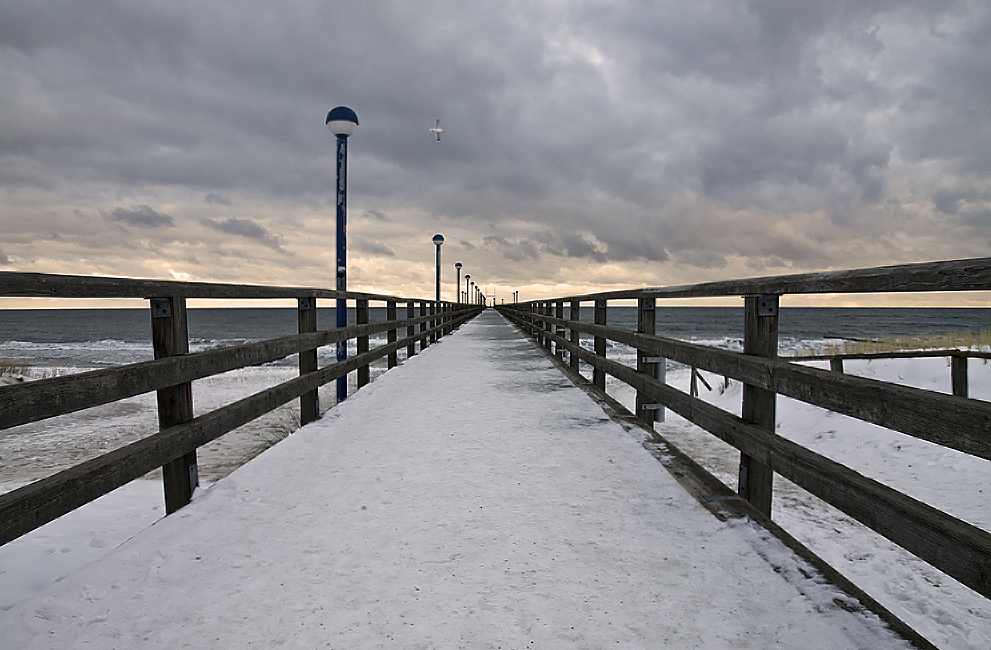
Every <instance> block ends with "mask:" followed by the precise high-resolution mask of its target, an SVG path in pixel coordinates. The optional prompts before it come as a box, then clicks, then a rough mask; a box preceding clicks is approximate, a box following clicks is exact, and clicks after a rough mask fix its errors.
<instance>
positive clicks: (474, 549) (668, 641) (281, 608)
mask: <svg viewBox="0 0 991 650" xmlns="http://www.w3.org/2000/svg"><path fill="white" fill-rule="evenodd" d="M645 439H646V435H645V433H644V432H643V431H642V430H637V429H631V428H630V427H629V426H626V427H624V426H622V425H621V424H620V422H618V421H616V420H613V419H611V418H610V417H609V416H608V415H607V414H606V412H604V411H603V408H602V407H601V406H600V404H599V403H597V402H596V401H595V400H593V398H592V397H590V396H589V394H587V393H586V392H585V391H584V390H582V389H581V388H579V387H578V386H577V385H576V384H575V383H573V382H572V381H571V380H569V379H568V378H567V377H566V376H564V375H563V374H562V373H561V372H560V370H559V369H557V368H556V367H555V366H554V364H553V362H552V361H551V360H550V359H549V358H548V357H547V356H546V355H543V354H541V353H540V352H539V351H538V350H537V349H536V348H535V347H534V346H532V345H531V344H530V343H529V342H528V340H527V339H525V338H524V337H523V336H521V334H520V333H519V332H517V331H516V330H515V329H514V328H513V327H512V326H510V324H509V323H508V322H506V321H505V320H504V319H503V318H502V317H500V316H499V315H498V314H496V313H495V312H494V311H493V310H488V311H486V312H485V313H483V314H482V315H481V316H479V317H477V318H475V319H474V320H472V321H471V322H470V323H468V324H466V325H464V326H462V327H461V328H460V329H459V330H458V331H457V332H456V333H454V334H453V335H452V336H449V337H445V338H444V339H443V340H442V341H440V343H439V344H437V345H436V346H431V347H430V348H429V349H428V350H426V351H425V353H423V354H422V355H418V356H417V357H415V358H413V359H411V360H409V361H408V362H407V363H404V364H403V365H401V366H400V367H398V368H396V369H394V370H391V371H389V372H388V373H386V374H385V375H383V376H382V377H380V378H379V379H378V380H376V381H375V382H374V383H372V384H371V385H369V386H367V387H365V388H363V389H362V390H360V391H358V392H357V393H356V394H354V395H353V396H351V397H349V399H348V400H347V401H345V402H344V403H342V404H340V405H338V406H337V407H335V408H334V409H332V410H331V411H330V412H328V413H327V414H326V415H325V416H324V417H323V418H322V419H320V420H318V421H315V422H313V423H311V424H309V425H307V426H305V427H303V428H302V429H300V430H299V431H297V432H296V433H295V434H293V435H292V436H290V437H289V438H288V439H286V440H285V441H283V442H281V443H280V444H278V445H276V447H274V448H272V449H270V450H268V451H267V452H265V453H263V454H262V455H261V456H259V457H258V458H256V459H254V460H253V461H251V462H250V463H249V464H248V465H246V466H244V467H242V468H240V469H239V470H237V471H235V472H234V473H233V474H232V475H231V476H229V477H228V478H227V479H224V480H222V481H221V482H219V483H218V484H216V485H215V486H213V487H212V488H211V489H210V490H208V491H207V492H205V493H204V494H202V495H201V496H200V497H198V498H194V500H193V502H192V503H191V504H190V505H188V506H186V507H185V508H183V509H182V510H181V511H180V512H178V513H176V514H175V515H172V516H170V517H166V518H165V519H163V520H161V521H159V522H158V523H156V524H155V525H154V526H152V527H151V528H149V529H147V530H145V531H143V532H142V533H141V534H139V535H138V536H137V537H135V538H134V539H132V540H131V541H130V542H129V543H127V544H125V545H123V546H122V547H120V548H118V549H116V550H115V551H114V552H112V553H111V554H110V555H108V556H107V557H106V558H104V559H103V560H101V561H100V562H98V563H97V564H95V565H91V566H89V567H87V568H86V569H84V570H83V571H81V572H79V573H78V574H76V575H74V576H71V577H70V578H67V579H66V580H64V581H62V582H60V583H58V584H57V585H55V587H54V588H53V589H52V590H50V591H49V592H48V593H47V594H46V595H45V596H44V597H43V598H41V599H39V600H36V601H34V602H32V603H30V604H29V606H27V607H21V608H18V609H16V610H15V611H13V612H11V613H9V614H8V615H7V617H6V618H4V619H3V621H2V624H0V638H3V639H4V643H5V644H12V645H8V647H18V648H50V647H51V648H54V647H81V646H83V645H85V646H86V647H94V648H113V647H116V648H120V647H185V646H187V645H191V646H197V647H242V648H246V647H280V646H285V647H297V648H303V647H305V648H317V647H329V648H375V647H401V648H550V647H553V648H604V647H622V648H661V647H671V648H676V647H677V648H691V647H698V648H718V647H742V648H766V647H773V646H775V645H780V646H781V647H806V648H829V649H836V648H858V647H860V648H863V647H875V648H888V647H907V646H903V645H901V642H899V641H898V640H897V639H896V638H895V635H894V634H893V633H892V632H890V631H889V630H887V629H886V628H885V626H884V624H883V623H882V622H881V621H879V620H878V619H875V618H873V617H871V616H870V615H869V614H866V613H865V612H863V611H862V610H861V609H859V608H858V606H857V604H856V603H855V601H854V600H853V599H851V598H849V597H848V596H846V595H844V594H843V593H842V592H840V591H839V590H837V589H836V588H835V587H833V586H832V585H828V584H822V583H821V582H820V581H817V580H816V579H809V578H807V577H805V576H803V575H802V571H805V572H808V573H809V574H810V575H811V574H812V573H813V571H812V570H811V569H810V568H809V567H808V566H807V565H806V564H805V563H804V562H803V561H802V560H801V559H799V558H797V557H795V556H793V555H792V554H790V552H789V551H788V549H787V548H785V547H784V545H783V544H782V543H781V542H780V541H778V540H777V539H776V538H774V537H772V536H770V535H768V534H767V533H766V532H765V531H763V529H761V528H760V527H759V526H758V525H756V524H754V523H752V522H749V521H748V520H746V519H732V518H730V519H724V520H721V519H720V518H717V517H715V516H713V514H712V513H711V512H710V511H709V510H708V509H707V508H706V507H705V506H704V505H703V504H702V503H701V502H700V501H699V500H696V499H695V498H693V497H692V496H691V495H690V494H689V493H688V492H687V491H686V490H685V489H684V488H683V487H682V486H681V485H680V484H679V483H678V482H677V481H676V480H675V478H674V476H673V475H672V474H671V473H669V471H668V470H667V469H665V465H663V464H662V463H661V462H659V461H658V459H657V458H656V457H655V455H660V456H663V455H664V454H663V450H658V449H657V448H656V447H655V448H654V451H655V455H652V454H651V453H650V451H648V449H645V448H644V446H643V445H644V442H645ZM834 600H835V601H836V602H834ZM844 607H846V609H844ZM848 609H849V610H853V612H851V611H847V610H848Z"/></svg>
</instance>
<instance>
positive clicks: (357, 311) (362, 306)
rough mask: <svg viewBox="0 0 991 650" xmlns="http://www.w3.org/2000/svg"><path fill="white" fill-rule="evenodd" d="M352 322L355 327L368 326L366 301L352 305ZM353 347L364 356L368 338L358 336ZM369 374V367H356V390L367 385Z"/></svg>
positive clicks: (358, 301)
mask: <svg viewBox="0 0 991 650" xmlns="http://www.w3.org/2000/svg"><path fill="white" fill-rule="evenodd" d="M354 322H355V324H356V325H367V324H368V301H367V300H356V301H355V305H354ZM355 347H356V351H357V353H358V354H364V353H365V352H368V336H359V337H357V340H356V341H355ZM369 377H370V373H369V367H368V366H367V365H366V366H358V388H361V387H362V386H366V385H368V381H369Z"/></svg>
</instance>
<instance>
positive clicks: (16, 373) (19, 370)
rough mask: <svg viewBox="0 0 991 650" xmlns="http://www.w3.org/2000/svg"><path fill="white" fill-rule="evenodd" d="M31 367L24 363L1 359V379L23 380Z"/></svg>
mask: <svg viewBox="0 0 991 650" xmlns="http://www.w3.org/2000/svg"><path fill="white" fill-rule="evenodd" d="M29 367H30V366H29V365H28V364H27V363H25V362H24V361H17V360H15V359H0V377H16V378H23V377H24V375H26V374H27V372H28V368H29Z"/></svg>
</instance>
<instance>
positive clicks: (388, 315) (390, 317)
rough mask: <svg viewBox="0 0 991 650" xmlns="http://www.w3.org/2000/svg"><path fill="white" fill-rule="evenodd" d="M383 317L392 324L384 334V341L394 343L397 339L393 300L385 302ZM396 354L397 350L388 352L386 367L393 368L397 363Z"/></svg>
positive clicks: (394, 302)
mask: <svg viewBox="0 0 991 650" xmlns="http://www.w3.org/2000/svg"><path fill="white" fill-rule="evenodd" d="M385 319H386V320H387V321H389V322H390V323H392V324H393V325H392V328H391V329H390V330H389V331H388V333H387V334H386V342H387V343H395V342H396V341H397V340H398V338H397V333H396V325H395V323H396V301H395V300H389V301H388V302H386V303H385ZM397 355H398V352H390V353H389V361H388V363H387V368H395V367H396V366H397V365H399V357H398V356H397Z"/></svg>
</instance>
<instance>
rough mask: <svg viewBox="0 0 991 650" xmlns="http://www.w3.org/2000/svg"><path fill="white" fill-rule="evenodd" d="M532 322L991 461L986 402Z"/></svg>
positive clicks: (591, 327) (616, 332)
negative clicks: (613, 343) (620, 345)
mask: <svg viewBox="0 0 991 650" xmlns="http://www.w3.org/2000/svg"><path fill="white" fill-rule="evenodd" d="M528 315H529V314H528ZM536 318H538V319H539V320H542V321H544V322H545V323H549V324H557V325H564V326H565V327H572V328H574V329H576V330H578V331H581V332H584V333H586V334H592V335H593V336H599V337H603V338H607V339H610V340H612V341H616V342H617V343H623V344H625V345H628V346H630V347H632V348H635V349H638V350H643V351H644V352H646V353H648V354H651V355H656V356H661V357H665V358H668V359H671V360H672V361H677V362H679V363H683V364H685V365H688V366H693V367H695V368H702V369H704V370H708V371H710V372H714V373H716V374H719V375H723V376H725V377H730V378H732V379H737V380H739V381H741V382H744V383H746V384H750V385H753V386H757V387H758V388H764V389H767V390H772V391H774V392H776V393H778V394H779V395H783V396H785V397H790V398H793V399H797V400H799V401H802V402H805V403H807V404H812V405H813V406H818V407H821V408H824V409H827V410H830V411H833V412H835V413H840V414H842V415H848V416H850V417H854V418H857V419H859V420H863V421H865V422H870V423H871V424H876V425H878V426H882V427H885V428H887V429H892V430H894V431H899V432H901V433H904V434H906V435H910V436H913V437H915V438H919V439H921V440H927V441H929V442H933V443H936V444H938V445H943V446H944V447H950V448H951V449H956V450H957V451H962V452H964V453H967V454H971V455H974V456H977V457H979V458H984V459H988V460H991V404H989V403H988V402H984V401H980V400H973V399H967V398H965V397H958V396H955V395H946V394H943V393H937V392H935V391H931V390H924V389H921V388H913V387H910V386H900V385H898V384H892V383H889V382H884V381H879V380H876V379H867V378H864V377H857V376H856V375H850V374H842V373H837V372H832V371H829V370H824V369H821V368H812V367H809V366H803V365H799V364H796V363H791V362H789V361H788V360H787V359H783V358H762V357H756V356H753V355H747V354H742V353H740V352H732V351H729V350H720V349H717V348H712V347H709V346H705V345H699V344H696V343H688V342H686V341H679V340H677V339H670V338H665V337H661V336H651V335H649V334H639V333H637V332H632V331H630V330H624V329H619V328H616V327H608V326H603V325H596V324H594V323H587V322H575V321H567V320H561V319H556V318H551V317H549V316H536Z"/></svg>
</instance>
